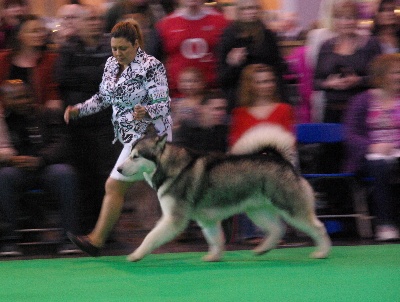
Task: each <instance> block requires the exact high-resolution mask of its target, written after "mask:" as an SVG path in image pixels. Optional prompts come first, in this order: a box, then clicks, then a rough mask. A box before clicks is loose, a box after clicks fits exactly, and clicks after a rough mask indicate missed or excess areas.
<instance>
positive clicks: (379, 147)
mask: <svg viewBox="0 0 400 302" xmlns="http://www.w3.org/2000/svg"><path fill="white" fill-rule="evenodd" d="M393 151H395V144H393V143H379V144H372V145H370V146H369V148H368V152H369V153H377V154H383V155H390V154H392V152H393Z"/></svg>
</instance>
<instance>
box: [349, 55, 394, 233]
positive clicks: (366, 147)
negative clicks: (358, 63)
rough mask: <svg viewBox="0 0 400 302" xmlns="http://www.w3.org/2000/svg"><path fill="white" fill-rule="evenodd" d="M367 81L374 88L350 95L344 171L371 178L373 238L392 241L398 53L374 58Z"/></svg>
mask: <svg viewBox="0 0 400 302" xmlns="http://www.w3.org/2000/svg"><path fill="white" fill-rule="evenodd" d="M371 80H372V83H373V86H374V87H375V88H376V89H370V90H368V91H366V92H364V93H362V94H359V95H357V96H356V97H354V98H353V99H352V101H351V103H350V104H349V109H348V111H347V113H346V116H345V121H344V123H345V134H346V145H347V161H346V162H347V164H346V170H347V171H350V172H359V173H363V174H364V175H368V176H372V177H373V195H372V201H373V213H374V215H375V216H376V217H377V221H376V223H377V225H376V229H375V238H376V240H378V241H386V240H395V239H399V238H400V237H399V229H398V227H397V226H396V220H398V219H399V216H398V214H399V213H398V211H397V212H396V210H395V209H396V206H397V207H398V206H399V196H398V195H395V194H394V191H393V186H392V185H393V184H392V181H394V180H395V179H398V178H399V175H400V171H399V167H400V161H399V159H400V99H399V98H398V96H399V94H400V54H385V55H381V56H379V57H377V58H376V59H375V60H374V61H373V63H372V66H371ZM397 185H398V184H397Z"/></svg>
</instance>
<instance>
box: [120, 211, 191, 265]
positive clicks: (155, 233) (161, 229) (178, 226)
mask: <svg viewBox="0 0 400 302" xmlns="http://www.w3.org/2000/svg"><path fill="white" fill-rule="evenodd" d="M187 225H188V219H177V218H176V217H173V216H171V215H163V216H162V217H161V219H160V220H159V221H158V223H157V225H156V226H155V227H154V229H152V230H151V231H150V233H148V234H147V236H146V237H145V238H144V240H143V242H142V244H141V245H140V246H139V247H138V248H137V249H136V250H135V251H134V252H133V253H132V254H130V255H128V258H127V259H128V261H139V260H141V259H142V258H143V257H144V256H146V255H148V254H150V253H151V252H152V251H153V250H155V249H156V248H158V247H159V246H161V245H163V244H164V243H166V242H168V241H170V240H171V239H173V238H175V237H176V236H177V235H178V234H179V233H180V232H182V231H183V230H184V229H185V227H186V226H187Z"/></svg>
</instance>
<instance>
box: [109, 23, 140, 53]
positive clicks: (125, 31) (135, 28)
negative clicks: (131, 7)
mask: <svg viewBox="0 0 400 302" xmlns="http://www.w3.org/2000/svg"><path fill="white" fill-rule="evenodd" d="M111 37H112V38H124V39H126V40H127V41H129V42H130V43H131V44H132V45H134V44H135V42H136V40H137V41H138V42H139V46H140V47H143V36H142V31H141V29H140V26H139V23H137V22H136V21H135V20H129V21H121V22H118V23H117V24H115V25H114V27H113V28H112V30H111Z"/></svg>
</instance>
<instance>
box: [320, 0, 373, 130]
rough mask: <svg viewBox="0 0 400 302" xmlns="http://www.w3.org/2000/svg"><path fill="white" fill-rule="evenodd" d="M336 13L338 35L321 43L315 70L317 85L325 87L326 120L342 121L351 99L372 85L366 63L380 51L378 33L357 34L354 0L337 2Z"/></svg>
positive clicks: (335, 21) (335, 20)
mask: <svg viewBox="0 0 400 302" xmlns="http://www.w3.org/2000/svg"><path fill="white" fill-rule="evenodd" d="M333 17H334V25H333V29H334V31H335V32H336V34H337V36H336V37H334V38H331V39H329V40H327V41H326V42H324V44H323V45H322V46H321V49H320V52H319V56H318V62H317V65H316V68H315V73H314V88H315V89H316V90H323V91H325V96H326V106H325V111H324V122H326V123H340V122H342V115H343V112H344V111H345V110H346V107H347V102H348V101H349V99H350V98H351V97H353V96H354V95H356V94H357V93H360V92H362V91H365V90H366V89H368V88H369V82H368V76H367V74H368V71H367V68H368V67H367V66H368V64H369V63H370V62H371V61H372V59H373V58H374V57H375V56H376V55H378V54H380V53H381V48H380V45H379V42H378V40H377V39H376V38H375V37H369V36H361V35H359V34H358V32H357V22H358V7H357V3H356V2H355V1H342V2H337V3H335V4H334V8H333Z"/></svg>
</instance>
